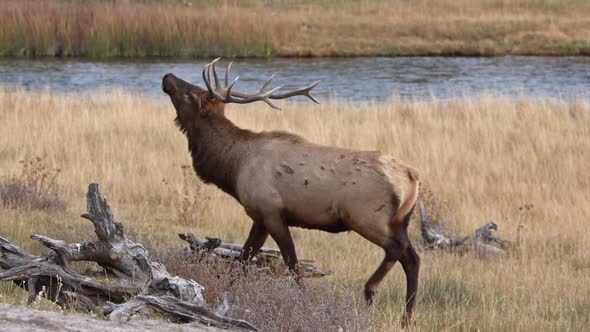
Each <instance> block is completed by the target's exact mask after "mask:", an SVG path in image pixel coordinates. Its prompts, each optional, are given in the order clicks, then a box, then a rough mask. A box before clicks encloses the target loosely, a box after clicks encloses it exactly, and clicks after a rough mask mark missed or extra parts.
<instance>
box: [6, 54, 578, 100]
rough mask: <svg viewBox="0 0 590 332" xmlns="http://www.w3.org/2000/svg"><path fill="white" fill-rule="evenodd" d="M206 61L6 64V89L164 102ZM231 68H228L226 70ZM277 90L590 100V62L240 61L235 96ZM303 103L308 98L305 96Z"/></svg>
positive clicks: (350, 95)
mask: <svg viewBox="0 0 590 332" xmlns="http://www.w3.org/2000/svg"><path fill="white" fill-rule="evenodd" d="M205 63H206V61H198V60H195V61H173V60H168V59H164V60H152V61H140V62H135V61H133V62H132V61H103V62H98V61H86V60H72V59H66V60H60V59H52V60H7V59H2V60H0V86H4V87H9V88H13V87H19V88H23V89H25V90H33V91H39V90H41V91H51V92H52V93H58V94H61V93H65V94H73V93H93V92H102V93H105V92H107V93H108V92H110V91H112V90H114V89H116V90H124V91H129V92H133V93H140V94H144V95H147V96H153V97H164V94H163V93H162V92H161V88H160V86H161V78H162V76H163V75H164V74H165V73H168V72H171V73H174V74H176V75H177V76H179V77H181V78H183V79H185V80H188V81H189V82H191V83H196V84H199V85H201V86H202V81H201V76H200V74H201V69H202V68H203V65H204V64H205ZM225 65H226V62H225V61H223V60H222V61H221V62H220V68H219V69H221V70H220V71H221V72H222V70H223V69H224V68H225ZM274 72H277V73H278V74H277V76H276V78H275V79H274V80H273V85H272V86H276V85H278V84H285V88H284V89H289V88H294V87H302V86H305V85H307V84H309V83H311V82H313V81H315V80H322V83H321V84H320V85H319V86H318V87H317V88H316V89H315V90H314V91H315V95H316V96H317V97H318V98H319V99H320V100H329V99H332V98H338V99H341V100H348V101H352V102H367V101H382V100H387V99H388V98H391V97H392V96H402V97H410V98H417V99H424V98H431V97H435V98H439V99H442V100H447V99H452V98H461V97H476V96H480V95H482V94H491V95H496V96H497V95H500V96H508V97H521V96H527V97H552V98H553V97H554V98H563V99H566V100H574V99H581V98H583V99H590V57H492V58H460V57H398V58H381V57H367V58H338V59H333V58H315V59H271V60H243V59H239V60H236V61H235V62H234V65H233V67H232V77H235V75H238V74H239V75H240V81H239V82H238V83H237V84H236V86H235V88H234V89H235V90H238V91H245V92H253V91H256V90H257V89H258V88H259V87H260V86H261V85H262V83H263V82H264V81H265V79H266V78H267V77H269V76H270V75H271V74H272V73H274ZM298 98H302V97H298Z"/></svg>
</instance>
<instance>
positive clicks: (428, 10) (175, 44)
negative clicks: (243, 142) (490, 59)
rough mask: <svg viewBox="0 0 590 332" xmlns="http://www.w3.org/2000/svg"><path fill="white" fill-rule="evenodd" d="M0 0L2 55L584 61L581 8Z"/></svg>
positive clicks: (565, 2) (585, 18) (545, 1)
mask: <svg viewBox="0 0 590 332" xmlns="http://www.w3.org/2000/svg"><path fill="white" fill-rule="evenodd" d="M183 2H187V1H180V0H167V1H155V0H112V1H104V0H103V1H100V0H88V1H81V0H73V1H44V0H0V17H2V20H0V56H10V57H15V56H79V57H93V58H102V57H193V58H194V57H209V56H228V57H232V56H241V57H269V56H273V55H276V56H343V55H345V56H351V55H372V56H375V55H388V56H392V55H393V56H395V55H499V54H527V55H530V54H537V55H538V54H543V55H579V54H586V55H587V54H590V28H589V27H590V2H588V1H586V0H419V1H406V0H393V1H386V0H372V1H353V0H345V1H329V0H321V1H311V0H301V1H284V0H273V1H254V0H246V1H235V0H223V1H205V0H191V1H190V2H191V3H192V6H190V7H188V6H186V5H184V4H183Z"/></svg>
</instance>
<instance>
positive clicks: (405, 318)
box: [402, 312, 412, 329]
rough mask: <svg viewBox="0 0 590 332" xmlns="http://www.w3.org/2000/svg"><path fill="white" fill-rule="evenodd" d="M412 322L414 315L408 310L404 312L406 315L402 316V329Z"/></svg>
mask: <svg viewBox="0 0 590 332" xmlns="http://www.w3.org/2000/svg"><path fill="white" fill-rule="evenodd" d="M411 324H412V317H411V316H410V315H408V313H407V312H404V316H403V317H402V329H405V328H406V327H408V326H410V325H411Z"/></svg>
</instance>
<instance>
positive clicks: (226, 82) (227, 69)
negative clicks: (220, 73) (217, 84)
mask: <svg viewBox="0 0 590 332" xmlns="http://www.w3.org/2000/svg"><path fill="white" fill-rule="evenodd" d="M232 63H234V62H233V61H230V62H229V63H228V64H227V68H225V86H227V84H228V83H229V69H230V68H231V65H232Z"/></svg>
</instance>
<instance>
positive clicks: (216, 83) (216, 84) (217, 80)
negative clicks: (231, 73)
mask: <svg viewBox="0 0 590 332" xmlns="http://www.w3.org/2000/svg"><path fill="white" fill-rule="evenodd" d="M219 59H221V58H217V59H215V60H213V61H211V67H212V68H213V78H214V79H215V88H216V89H217V90H219V89H221V84H219V78H218V77H217V69H215V65H216V64H217V61H219ZM225 85H226V86H227V80H226V83H225Z"/></svg>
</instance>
